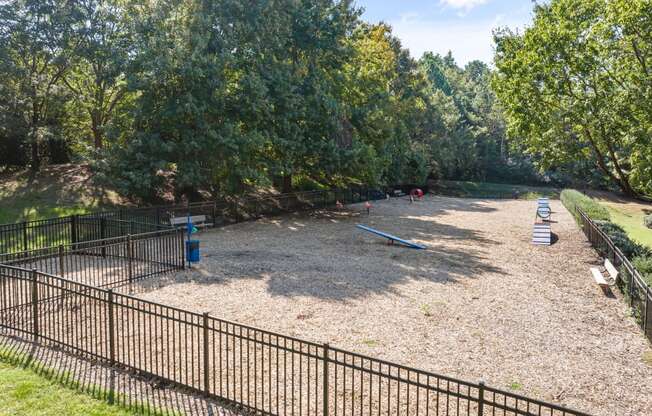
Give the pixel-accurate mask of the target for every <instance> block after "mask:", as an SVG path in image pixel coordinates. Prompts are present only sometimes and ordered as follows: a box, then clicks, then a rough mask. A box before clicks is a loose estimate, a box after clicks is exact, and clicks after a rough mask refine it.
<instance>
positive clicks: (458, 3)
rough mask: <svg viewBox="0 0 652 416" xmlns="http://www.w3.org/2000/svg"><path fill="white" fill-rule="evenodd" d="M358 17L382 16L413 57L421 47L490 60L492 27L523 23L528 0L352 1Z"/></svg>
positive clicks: (459, 57)
mask: <svg viewBox="0 0 652 416" xmlns="http://www.w3.org/2000/svg"><path fill="white" fill-rule="evenodd" d="M355 4H356V5H357V6H358V7H362V8H364V9H365V12H364V14H363V15H362V18H363V19H364V20H366V21H368V22H371V23H378V22H380V21H383V22H385V23H389V24H390V25H391V26H392V27H393V29H394V30H393V33H394V35H396V36H397V37H398V38H399V39H401V43H402V44H403V47H405V48H408V49H409V50H410V53H411V54H412V56H413V57H415V58H420V57H421V55H423V53H424V52H426V51H432V52H435V53H439V54H442V55H443V54H446V53H448V51H449V50H450V51H452V52H453V57H454V58H455V60H456V61H457V63H458V64H460V65H465V64H466V63H467V62H469V61H472V60H474V59H479V60H481V61H484V62H486V63H488V64H491V62H492V60H493V40H492V36H491V31H492V29H493V28H495V27H502V26H508V27H510V28H512V29H516V28H523V27H524V26H526V25H528V24H529V23H530V22H531V20H532V0H355Z"/></svg>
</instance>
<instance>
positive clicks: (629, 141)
mask: <svg viewBox="0 0 652 416" xmlns="http://www.w3.org/2000/svg"><path fill="white" fill-rule="evenodd" d="M649 28H650V5H649V3H648V2H645V1H634V2H627V1H613V0H609V1H607V0H590V1H585V0H553V1H552V2H551V3H550V4H544V5H537V6H536V7H535V18H534V23H533V26H532V27H531V28H528V29H526V30H525V32H524V33H523V34H518V33H513V32H511V31H509V30H506V29H505V30H501V31H498V32H497V33H496V34H495V40H496V67H497V69H498V72H497V75H496V77H495V80H494V83H493V86H494V89H495V91H496V93H497V94H498V96H499V98H500V100H501V102H502V104H503V106H504V108H505V110H506V115H507V119H508V126H509V132H510V134H511V136H513V137H518V138H519V139H520V140H522V141H523V143H524V144H525V148H526V149H527V151H528V152H529V153H531V154H536V155H537V156H539V157H540V158H541V159H540V160H541V165H542V166H543V167H544V168H550V167H554V166H556V165H557V166H558V165H563V164H565V163H568V162H569V161H572V160H577V159H582V158H588V159H590V160H592V161H594V163H595V164H596V166H597V168H598V169H599V170H600V171H601V172H603V174H604V175H606V176H607V177H608V178H609V179H610V181H611V182H612V183H614V184H617V185H618V187H619V188H620V189H621V190H622V191H623V192H624V193H625V194H628V195H636V194H638V193H639V192H643V191H645V188H646V185H645V184H644V182H645V180H644V179H643V177H644V176H645V175H641V173H642V171H641V170H640V169H641V166H643V165H645V163H641V161H642V160H641V159H645V158H646V157H647V156H643V155H648V154H649V150H648V149H650V122H649V121H650V119H649V116H647V115H643V114H649V108H650V107H649V105H650V104H649V101H650V100H649V98H650V97H649V91H650V88H649V85H650V81H651V77H650V72H649V69H648V64H647V62H648V61H649V57H650V48H649V44H650V29H649ZM643 45H645V46H643ZM643 149H645V150H643ZM641 156H642V158H641ZM648 166H649V164H648Z"/></svg>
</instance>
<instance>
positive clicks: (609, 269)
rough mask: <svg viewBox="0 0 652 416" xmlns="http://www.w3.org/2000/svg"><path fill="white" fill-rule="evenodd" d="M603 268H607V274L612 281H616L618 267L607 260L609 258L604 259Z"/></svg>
mask: <svg viewBox="0 0 652 416" xmlns="http://www.w3.org/2000/svg"><path fill="white" fill-rule="evenodd" d="M604 268H605V269H607V272H608V273H609V276H610V277H611V278H612V279H613V280H614V283H616V282H617V281H618V269H616V267H615V266H614V265H613V264H612V263H611V262H610V261H609V259H604Z"/></svg>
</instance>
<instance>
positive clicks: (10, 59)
mask: <svg viewBox="0 0 652 416" xmlns="http://www.w3.org/2000/svg"><path fill="white" fill-rule="evenodd" d="M77 17H78V15H77V13H76V10H75V3H74V2H67V1H60V0H37V1H35V0H12V1H8V2H6V3H3V4H1V5H0V27H1V28H2V29H1V32H0V56H2V58H1V59H0V72H1V73H2V74H3V78H4V79H3V80H2V83H3V85H4V87H3V89H5V88H6V89H8V90H10V91H13V93H15V94H16V100H10V101H11V103H10V107H11V108H10V110H12V111H13V112H15V114H16V115H17V116H19V117H20V118H21V119H22V120H21V123H20V124H21V127H22V128H24V129H25V131H26V138H25V141H26V143H27V145H28V146H29V148H30V164H31V167H32V169H35V170H37V169H38V168H39V167H40V165H41V159H42V146H43V143H45V142H47V140H48V139H49V138H50V137H51V136H50V135H51V133H52V129H51V126H50V125H49V121H50V120H51V115H52V113H53V111H54V110H53V107H54V106H55V105H56V104H57V102H58V100H59V99H60V98H61V95H62V94H63V91H62V89H61V85H60V81H61V79H62V78H63V77H64V75H65V74H66V72H67V71H68V70H69V69H70V62H71V57H72V56H73V55H74V54H75V53H76V52H75V51H76V45H75V44H74V43H73V42H72V41H71V30H70V29H71V27H72V25H73V23H74V22H75V19H76V18H77Z"/></svg>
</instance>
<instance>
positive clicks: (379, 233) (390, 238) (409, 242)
mask: <svg viewBox="0 0 652 416" xmlns="http://www.w3.org/2000/svg"><path fill="white" fill-rule="evenodd" d="M356 227H358V228H360V229H361V230H365V231H368V232H370V233H372V234H376V235H379V236H381V237H385V238H386V239H388V240H389V241H390V242H391V243H394V241H396V242H398V243H401V244H404V245H406V246H408V247H410V248H416V249H417V250H425V249H426V246H422V245H421V244H417V243H413V242H411V241H407V240H403V239H402V238H398V237H396V236H394V235H391V234H387V233H384V232H382V231H378V230H374V229H373V228H371V227H367V226H365V225H362V224H356Z"/></svg>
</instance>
